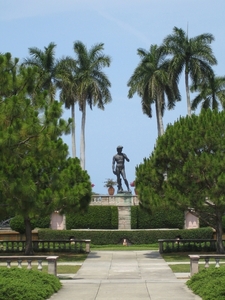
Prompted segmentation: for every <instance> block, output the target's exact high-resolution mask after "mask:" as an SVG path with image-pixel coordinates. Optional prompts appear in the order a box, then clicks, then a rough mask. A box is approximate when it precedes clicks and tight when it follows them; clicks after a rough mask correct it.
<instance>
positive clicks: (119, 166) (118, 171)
mask: <svg viewBox="0 0 225 300" xmlns="http://www.w3.org/2000/svg"><path fill="white" fill-rule="evenodd" d="M122 150H123V146H118V147H117V154H116V155H114V156H113V160H112V171H113V173H114V174H115V175H116V176H117V187H118V191H117V193H123V188H122V182H121V177H120V176H122V178H123V180H124V183H125V185H126V187H127V191H128V192H129V193H130V192H131V191H130V189H129V184H128V181H127V178H126V173H125V160H126V161H130V160H129V158H128V157H127V156H126V154H125V153H122ZM115 164H116V166H115Z"/></svg>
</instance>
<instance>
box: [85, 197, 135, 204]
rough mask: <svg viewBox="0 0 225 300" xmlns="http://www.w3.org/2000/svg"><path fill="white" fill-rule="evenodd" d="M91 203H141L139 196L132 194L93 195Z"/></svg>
mask: <svg viewBox="0 0 225 300" xmlns="http://www.w3.org/2000/svg"><path fill="white" fill-rule="evenodd" d="M90 205H110V206H133V205H139V200H138V198H137V196H135V195H132V194H122V195H119V194H117V195H114V196H107V195H93V196H92V198H91V203H90Z"/></svg>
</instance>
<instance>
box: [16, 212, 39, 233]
mask: <svg viewBox="0 0 225 300" xmlns="http://www.w3.org/2000/svg"><path fill="white" fill-rule="evenodd" d="M10 227H11V229H12V230H15V231H17V232H19V233H21V234H24V233H25V224H24V218H23V217H21V216H15V217H14V218H12V219H11V220H10ZM35 227H36V222H35V220H32V221H31V228H32V229H34V228H35Z"/></svg>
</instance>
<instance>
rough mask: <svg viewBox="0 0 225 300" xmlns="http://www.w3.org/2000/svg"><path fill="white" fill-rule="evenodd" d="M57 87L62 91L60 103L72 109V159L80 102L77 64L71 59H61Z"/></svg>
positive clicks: (57, 70)
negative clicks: (77, 108)
mask: <svg viewBox="0 0 225 300" xmlns="http://www.w3.org/2000/svg"><path fill="white" fill-rule="evenodd" d="M56 86H57V87H58V88H59V89H60V101H61V102H63V103H64V104H65V108H67V109H70V108H71V118H72V135H71V136H72V157H76V131H75V129H76V128H75V104H76V102H77V101H78V96H77V81H76V62H75V60H74V59H72V58H70V57H66V58H63V59H61V60H60V61H59V62H57V64H56Z"/></svg>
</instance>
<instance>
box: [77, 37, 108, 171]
mask: <svg viewBox="0 0 225 300" xmlns="http://www.w3.org/2000/svg"><path fill="white" fill-rule="evenodd" d="M103 46H104V44H102V43H100V44H96V45H94V46H92V47H91V48H90V50H88V49H87V48H86V46H85V45H84V44H83V43H82V42H81V41H76V42H74V52H75V55H76V58H75V61H76V82H77V99H78V103H79V109H80V111H81V112H82V118H81V140H80V162H81V167H82V169H85V123H86V106H87V105H89V107H90V108H91V109H92V107H93V106H95V105H97V107H98V108H100V109H102V110H104V105H105V104H107V103H109V102H111V101H112V98H111V94H110V91H109V88H110V86H111V83H110V81H109V79H108V77H107V75H106V74H105V73H104V72H103V71H102V69H103V68H104V67H109V66H110V63H111V59H110V57H109V56H106V55H104V54H103V52H102V51H103V50H104V47H103Z"/></svg>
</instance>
